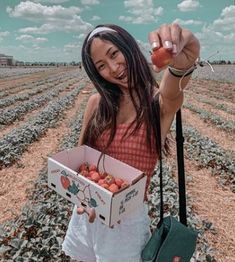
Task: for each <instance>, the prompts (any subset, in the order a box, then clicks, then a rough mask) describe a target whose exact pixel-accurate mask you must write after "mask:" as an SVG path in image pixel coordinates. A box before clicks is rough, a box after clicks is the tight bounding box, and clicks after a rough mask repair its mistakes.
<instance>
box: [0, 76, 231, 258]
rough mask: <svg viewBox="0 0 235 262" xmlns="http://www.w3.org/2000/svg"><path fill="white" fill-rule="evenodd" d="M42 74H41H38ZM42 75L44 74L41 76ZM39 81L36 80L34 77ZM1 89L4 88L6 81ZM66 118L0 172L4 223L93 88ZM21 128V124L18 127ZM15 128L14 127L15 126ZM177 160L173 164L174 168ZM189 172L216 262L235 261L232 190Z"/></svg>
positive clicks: (191, 168) (223, 138)
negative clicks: (211, 228)
mask: <svg viewBox="0 0 235 262" xmlns="http://www.w3.org/2000/svg"><path fill="white" fill-rule="evenodd" d="M38 74H40V73H38ZM41 74H42V73H41ZM28 79H30V78H29V77H24V79H23V80H22V79H21V80H15V81H17V82H18V83H19V82H20V83H21V82H23V81H28ZM32 79H34V80H35V79H36V77H35V76H34V77H31V80H32ZM0 86H4V83H3V80H1V81H0ZM84 91H87V92H81V93H80V94H79V95H78V98H77V100H76V102H75V104H74V105H73V107H71V108H70V109H69V110H67V111H66V113H65V117H64V118H63V119H62V120H61V121H60V123H59V124H58V125H57V126H56V128H51V129H49V130H48V131H47V132H46V134H45V135H44V136H43V137H42V138H41V139H40V140H39V141H37V142H35V143H33V144H32V145H30V146H29V147H28V150H27V151H26V152H25V153H24V154H23V155H22V158H21V160H20V161H19V162H18V163H17V164H15V165H13V166H11V167H9V168H4V169H3V170H1V171H0V177H1V181H0V223H3V222H4V221H7V220H10V219H14V218H15V217H17V215H18V214H20V212H21V209H22V207H23V206H24V205H25V203H26V202H27V192H28V190H30V189H31V188H32V187H33V184H34V181H35V179H36V178H37V175H38V173H39V171H40V170H41V169H42V167H43V166H45V165H46V161H47V156H48V155H49V154H51V153H53V152H56V151H57V149H58V146H59V143H60V141H61V140H62V139H63V136H64V135H65V134H66V133H68V131H69V128H68V124H69V119H71V118H72V117H73V115H74V114H75V113H76V112H77V111H78V110H79V108H80V106H81V104H82V103H83V102H84V100H85V99H86V98H87V97H88V96H89V95H90V92H91V91H92V89H91V87H90V85H87V86H86V87H85V88H84ZM183 118H184V121H186V123H188V124H191V125H193V126H194V127H195V128H197V130H198V131H199V132H200V133H201V134H202V135H203V136H208V137H210V138H211V139H212V140H214V141H215V142H217V143H218V144H219V145H220V146H221V147H222V148H224V149H225V150H231V148H235V141H234V136H232V135H229V134H228V133H226V132H223V131H221V130H219V129H216V128H215V127H214V126H213V125H211V124H206V123H205V122H204V121H203V120H201V119H200V118H199V117H198V116H197V115H196V114H194V113H192V112H190V111H189V110H187V109H183ZM16 125H17V124H16ZM11 127H12V128H13V126H11ZM174 158H175V157H174V154H173V158H171V159H169V162H170V163H171V164H172V165H174V161H173V159H174ZM185 169H186V172H187V173H188V174H190V176H191V177H192V179H191V180H189V181H188V182H187V192H188V195H190V198H191V199H192V200H191V201H193V202H192V203H193V210H194V212H195V213H197V215H198V216H199V217H200V218H201V219H205V220H209V221H211V222H212V223H213V226H214V228H215V233H214V234H213V233H211V232H208V233H207V238H208V241H209V242H210V244H211V246H212V247H213V248H215V249H216V252H217V253H216V261H218V262H226V261H229V262H231V261H234V254H235V219H234V217H235V208H234V207H235V195H234V193H232V192H231V190H230V188H229V186H224V185H221V184H220V183H219V179H218V178H217V177H215V176H212V175H211V174H210V172H209V170H207V169H205V168H203V169H199V168H198V166H197V164H196V163H194V162H193V161H190V160H187V159H186V160H185Z"/></svg>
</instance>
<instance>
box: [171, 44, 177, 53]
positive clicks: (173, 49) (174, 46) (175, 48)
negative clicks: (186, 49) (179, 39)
mask: <svg viewBox="0 0 235 262" xmlns="http://www.w3.org/2000/svg"><path fill="white" fill-rule="evenodd" d="M172 52H173V53H174V54H176V53H177V46H176V44H173V47H172Z"/></svg>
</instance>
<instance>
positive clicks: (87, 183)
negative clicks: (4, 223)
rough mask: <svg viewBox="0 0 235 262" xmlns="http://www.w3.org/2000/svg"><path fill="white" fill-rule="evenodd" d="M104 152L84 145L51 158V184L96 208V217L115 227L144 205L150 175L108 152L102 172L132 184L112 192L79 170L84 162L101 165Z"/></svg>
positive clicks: (75, 200) (70, 197) (81, 203)
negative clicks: (109, 154)
mask: <svg viewBox="0 0 235 262" xmlns="http://www.w3.org/2000/svg"><path fill="white" fill-rule="evenodd" d="M100 154H101V152H99V151H97V150H95V149H93V148H91V147H88V146H86V145H82V146H79V147H75V148H72V149H69V150H64V151H61V152H59V153H57V154H55V155H53V156H51V157H49V158H48V186H49V187H50V188H51V189H53V190H55V191H56V192H57V193H58V194H60V195H61V196H63V197H64V198H66V199H67V200H69V201H71V202H72V203H74V204H75V205H77V206H84V207H86V208H87V209H89V208H95V211H96V218H98V219H100V220H101V221H102V222H103V223H104V224H106V225H107V226H109V227H111V226H113V225H114V224H116V223H117V222H118V221H119V220H122V218H123V217H126V216H128V214H131V213H132V212H133V211H134V210H136V209H137V208H138V207H139V206H140V205H142V203H143V200H144V192H145V185H146V180H147V177H146V175H145V174H143V172H142V171H140V170H138V169H136V168H134V167H132V166H129V165H127V164H125V163H123V162H121V161H119V160H117V159H114V158H112V157H110V156H108V155H104V156H103V157H102V159H101V161H100V165H99V171H101V172H102V171H103V172H104V171H106V172H108V173H110V174H112V175H113V176H114V177H116V178H121V179H124V180H125V181H126V182H128V186H126V187H125V188H123V189H120V190H119V191H118V192H116V193H112V192H110V191H108V190H107V189H105V188H103V187H101V186H100V185H98V184H97V183H96V182H94V181H91V180H89V179H88V178H86V177H84V176H82V175H81V174H80V173H79V171H78V170H79V167H80V166H81V164H83V163H84V162H87V163H89V164H94V165H97V163H98V159H99V157H100Z"/></svg>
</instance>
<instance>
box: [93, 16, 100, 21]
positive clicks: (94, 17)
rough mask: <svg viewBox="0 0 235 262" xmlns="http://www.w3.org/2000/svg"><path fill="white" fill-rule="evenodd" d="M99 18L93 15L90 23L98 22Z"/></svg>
mask: <svg viewBox="0 0 235 262" xmlns="http://www.w3.org/2000/svg"><path fill="white" fill-rule="evenodd" d="M100 19H101V18H100V17H99V16H97V15H94V16H93V17H92V18H91V21H97V20H100Z"/></svg>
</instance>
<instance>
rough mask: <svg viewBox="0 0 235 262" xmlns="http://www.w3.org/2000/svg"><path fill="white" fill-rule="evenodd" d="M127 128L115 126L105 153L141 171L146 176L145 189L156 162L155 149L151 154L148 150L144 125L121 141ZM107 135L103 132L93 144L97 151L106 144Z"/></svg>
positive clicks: (106, 131)
mask: <svg viewBox="0 0 235 262" xmlns="http://www.w3.org/2000/svg"><path fill="white" fill-rule="evenodd" d="M128 127H129V124H126V123H125V124H118V125H117V129H116V134H115V136H114V139H113V141H112V143H111V144H110V146H109V148H108V149H107V151H106V153H107V154H108V155H110V156H111V157H113V158H116V159H118V160H120V161H122V162H124V163H126V164H128V165H130V166H133V167H135V168H137V169H139V170H141V171H143V172H144V173H145V174H146V175H147V184H146V189H147V188H148V185H149V182H150V178H151V176H152V174H153V171H154V168H155V165H156V163H157V160H158V155H157V153H156V150H155V149H154V150H152V152H151V151H150V150H149V146H148V144H147V142H146V133H147V131H146V126H145V124H142V125H141V126H140V128H139V129H138V130H137V131H136V132H135V133H134V134H132V135H131V136H127V137H126V136H125V137H124V139H122V138H123V135H124V134H125V132H126V130H127V128H128ZM133 128H134V127H131V128H130V129H129V130H128V133H127V134H129V132H131V131H132V130H133ZM109 135H110V130H105V131H104V132H103V133H102V134H101V136H100V137H99V138H98V139H97V141H96V143H95V147H96V149H97V150H100V151H102V149H103V148H104V147H105V145H106V144H107V141H108V139H109ZM146 193H147V192H146Z"/></svg>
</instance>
